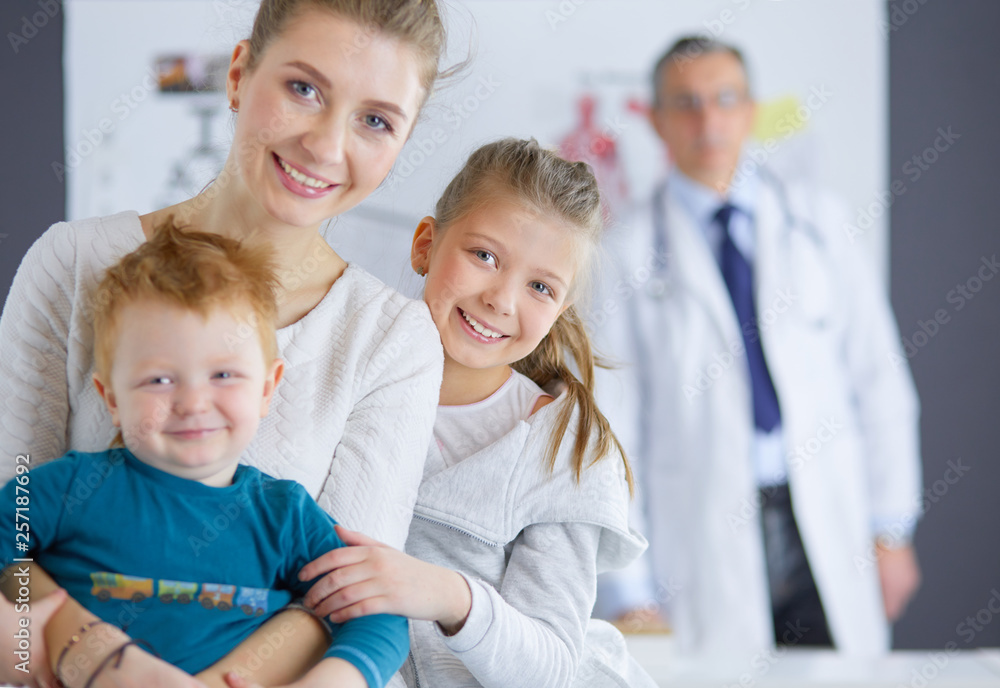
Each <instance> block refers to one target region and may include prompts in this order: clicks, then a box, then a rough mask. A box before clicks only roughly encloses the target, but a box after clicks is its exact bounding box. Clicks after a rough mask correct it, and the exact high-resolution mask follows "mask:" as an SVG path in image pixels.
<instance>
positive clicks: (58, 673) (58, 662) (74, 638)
mask: <svg viewBox="0 0 1000 688" xmlns="http://www.w3.org/2000/svg"><path fill="white" fill-rule="evenodd" d="M101 624H107V625H108V626H114V627H115V628H118V627H117V626H115V625H114V624H111V623H108V622H107V621H102V620H100V619H97V620H95V621H88V622H87V623H85V624H83V625H82V626H80V630H78V631H77V632H76V633H74V634H73V635H71V636H70V637H69V642H68V643H66V645H65V646H64V647H63V649H62V651H60V652H59V659H57V660H56V668H55V672H54V673H55V675H56V677H57V678H58V679H59V681H60V683H61V682H62V672H61V670H62V663H63V660H64V659H66V654H67V653H68V652H69V649H70V648H71V647H73V646H74V645H76V644H77V643H78V642H80V640H81V639H83V634H84V633H86V632H87V631H89V630H90V629H91V628H93V627H94V626H99V625H101Z"/></svg>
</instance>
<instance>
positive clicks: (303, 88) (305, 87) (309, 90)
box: [291, 81, 316, 98]
mask: <svg viewBox="0 0 1000 688" xmlns="http://www.w3.org/2000/svg"><path fill="white" fill-rule="evenodd" d="M291 87H292V90H293V91H294V92H295V95H297V96H301V97H303V98H310V97H312V95H313V94H314V93H316V89H315V88H313V87H312V86H310V85H309V84H307V83H306V82H304V81H293V82H291Z"/></svg>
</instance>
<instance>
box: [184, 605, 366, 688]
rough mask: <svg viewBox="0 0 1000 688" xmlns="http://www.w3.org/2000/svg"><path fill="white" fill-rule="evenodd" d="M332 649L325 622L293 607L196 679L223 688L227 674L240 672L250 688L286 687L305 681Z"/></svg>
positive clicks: (270, 621)
mask: <svg viewBox="0 0 1000 688" xmlns="http://www.w3.org/2000/svg"><path fill="white" fill-rule="evenodd" d="M329 647H330V637H329V634H328V632H327V630H326V628H325V627H324V626H323V622H322V621H320V620H319V619H317V618H316V617H315V616H313V615H312V614H310V613H309V612H308V611H306V610H304V609H296V608H294V607H289V608H288V609H285V610H284V611H281V612H279V613H278V614H275V615H274V616H273V617H272V618H270V619H269V620H268V621H267V622H266V623H265V624H264V625H263V626H261V627H260V628H258V629H257V630H256V631H254V632H253V634H252V635H251V636H250V637H249V638H247V639H246V640H244V641H243V642H242V643H240V644H239V645H238V646H237V647H235V648H233V650H232V652H230V653H229V654H228V655H226V656H225V657H223V658H222V659H220V660H219V661H218V662H216V663H215V664H213V665H212V666H210V667H209V668H208V669H205V670H204V671H202V672H201V673H199V674H198V675H197V676H196V678H197V679H198V680H200V681H201V682H202V683H204V684H205V685H207V686H209V688H223V687H224V686H225V685H226V681H225V676H226V674H228V673H229V672H236V674H238V675H239V676H240V677H242V679H243V680H244V682H245V683H246V684H247V685H260V686H282V685H286V684H290V683H292V682H293V681H296V680H298V679H300V678H303V677H304V676H305V675H306V673H307V672H308V671H309V670H310V669H312V668H313V667H316V666H317V663H318V662H319V661H320V660H321V659H323V653H325V652H326V650H327V648H329ZM279 648H280V651H279ZM278 658H280V661H278ZM352 668H353V667H352Z"/></svg>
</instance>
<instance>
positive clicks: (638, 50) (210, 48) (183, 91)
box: [59, 0, 890, 294]
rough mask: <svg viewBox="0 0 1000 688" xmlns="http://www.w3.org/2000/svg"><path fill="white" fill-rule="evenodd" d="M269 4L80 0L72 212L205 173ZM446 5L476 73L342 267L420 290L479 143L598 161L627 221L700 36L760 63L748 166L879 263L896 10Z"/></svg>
mask: <svg viewBox="0 0 1000 688" xmlns="http://www.w3.org/2000/svg"><path fill="white" fill-rule="evenodd" d="M257 5H258V3H257V2H255V1H254V0H185V1H182V2H179V1H177V0H143V1H137V0H67V2H66V32H65V35H66V39H65V40H66V50H65V66H66V70H65V74H66V82H67V83H66V103H67V105H66V107H67V116H66V142H67V149H66V164H65V167H64V168H63V169H62V170H60V171H59V172H60V174H63V175H65V178H66V182H67V190H68V199H67V201H68V203H67V208H68V218H69V219H78V218H82V217H89V216H94V215H104V214H110V213H115V212H119V211H122V210H126V209H134V210H137V211H139V212H140V213H142V212H148V211H150V210H153V209H155V208H159V207H163V206H166V205H169V204H172V203H176V202H178V201H180V200H182V199H184V198H187V197H190V196H191V195H194V194H196V193H198V191H199V190H201V189H203V188H204V187H205V185H206V184H207V183H209V182H210V180H211V179H212V178H213V177H214V175H215V174H216V173H217V172H218V170H219V169H221V167H222V164H223V162H224V160H225V156H226V154H227V152H228V149H229V142H230V140H231V136H232V131H233V119H232V118H233V115H232V114H231V113H230V112H229V111H228V108H227V101H226V97H225V92H224V82H223V81H222V79H224V73H225V66H226V65H227V64H228V61H229V56H230V55H231V53H232V49H233V46H234V45H235V44H236V42H237V41H239V40H240V39H243V38H246V37H248V36H249V33H250V26H251V23H252V19H253V15H254V13H255V11H256V8H257ZM444 6H445V13H446V16H445V20H446V23H447V25H448V28H449V32H450V35H449V53H448V56H447V58H446V60H445V65H446V66H447V65H449V64H454V63H455V62H458V61H460V60H463V59H466V58H467V57H468V58H471V63H470V66H469V67H468V68H467V69H466V70H465V71H464V73H463V74H461V75H460V76H459V77H457V78H455V79H452V80H449V81H447V82H445V83H442V84H440V86H439V87H438V89H437V90H436V92H435V94H434V96H433V98H432V99H431V101H430V102H429V103H428V105H427V107H426V109H425V111H424V113H423V115H422V117H421V120H420V122H419V123H418V125H417V127H416V128H415V130H414V132H413V134H412V136H411V138H410V140H409V142H408V143H407V145H406V147H405V148H404V149H403V152H402V154H401V155H400V157H399V159H398V160H397V162H396V165H395V168H394V170H393V172H392V173H391V174H390V176H389V178H388V179H387V180H386V181H385V182H384V184H383V185H382V187H381V188H380V189H379V190H378V191H377V192H376V193H375V194H373V195H372V196H371V197H370V198H369V199H368V200H366V201H365V202H364V203H363V204H362V205H361V206H359V207H358V208H356V209H355V210H353V211H351V212H350V213H348V214H346V215H344V216H342V217H340V218H338V219H336V220H335V221H333V222H330V223H329V225H328V226H327V227H325V228H324V232H325V235H326V237H327V239H328V241H330V243H331V244H332V245H333V246H334V247H335V248H336V249H337V250H338V251H340V252H341V254H342V255H343V256H344V257H345V258H347V259H348V260H350V261H355V262H358V263H360V264H361V265H362V266H363V267H365V268H366V269H368V270H369V271H370V272H373V273H374V274H376V275H377V276H378V277H380V278H381V279H383V280H384V281H386V282H387V283H388V284H390V285H391V286H394V287H397V288H400V289H402V290H403V291H405V292H409V293H411V294H413V293H414V289H415V288H416V285H417V280H416V279H415V278H413V277H412V275H411V271H410V270H409V267H408V255H409V242H410V237H411V235H412V231H413V229H414V227H415V226H416V223H417V222H418V221H419V219H420V218H421V217H422V216H424V215H427V214H430V213H431V211H432V208H433V206H434V203H435V202H436V200H437V197H438V195H439V194H440V192H441V191H442V189H443V188H444V186H445V185H446V184H447V182H448V181H449V179H450V178H451V177H452V175H454V173H455V172H456V171H457V170H458V168H459V167H460V166H461V164H462V162H463V161H464V159H465V158H466V157H467V156H468V154H469V153H470V152H471V151H472V150H473V149H474V148H476V147H477V146H478V145H479V144H481V143H483V142H486V141H489V140H492V139H496V138H499V137H502V136H520V137H527V136H534V137H535V138H537V139H538V140H539V141H540V142H541V143H542V144H543V145H546V146H551V147H553V148H557V149H559V150H561V151H563V152H564V154H566V155H571V156H574V157H578V158H580V159H584V160H586V161H588V162H590V163H591V164H592V166H593V167H594V169H595V172H596V173H597V175H598V178H599V180H600V183H601V186H602V191H603V194H604V197H605V204H606V209H607V211H608V213H609V216H610V217H612V218H614V217H615V216H617V215H619V214H620V213H622V212H623V211H624V210H625V209H627V207H628V206H629V205H630V204H631V203H633V202H635V201H636V200H639V199H642V198H644V197H646V196H648V194H649V193H650V192H651V190H652V188H653V185H654V184H655V183H656V181H657V180H658V179H659V178H660V177H662V175H663V173H664V171H665V170H666V167H667V164H668V162H667V157H666V155H665V153H664V151H663V147H662V145H661V144H660V142H659V140H658V139H657V138H656V137H655V135H654V133H653V132H652V130H651V128H650V127H649V125H648V123H647V120H646V112H647V109H648V107H649V99H650V96H649V91H650V87H649V81H650V71H651V68H652V65H653V64H654V62H655V61H656V59H657V57H658V56H659V55H660V54H662V52H663V51H664V50H665V49H666V48H667V47H669V45H670V44H671V43H672V42H673V41H674V40H676V39H677V38H678V37H680V36H682V35H685V34H692V33H694V34H702V35H709V36H713V37H716V38H718V39H720V40H722V41H725V42H728V43H732V44H735V45H737V46H738V47H740V48H741V49H742V50H743V51H744V54H745V56H746V58H747V61H748V63H749V68H750V84H751V89H752V92H753V94H754V96H755V97H756V98H757V100H758V102H759V105H760V111H759V117H758V122H757V126H756V132H755V133H756V135H757V138H756V139H755V141H754V143H753V144H752V155H751V156H750V160H751V162H750V163H748V164H749V165H750V166H753V165H767V166H769V167H771V168H773V169H775V170H776V171H778V172H779V173H781V174H784V175H789V176H793V177H795V178H796V179H805V180H809V181H813V182H816V183H817V184H820V185H823V186H825V187H827V188H830V189H831V190H833V191H834V192H836V193H838V194H839V195H840V196H841V197H842V198H843V199H844V200H845V201H846V203H847V205H848V207H849V208H850V210H851V217H852V219H854V220H855V222H856V223H857V222H862V223H864V227H862V228H861V229H862V230H863V231H862V232H861V234H860V235H858V237H857V239H858V240H860V241H861V242H862V245H863V246H864V247H865V249H866V250H868V251H870V252H871V254H872V257H873V260H875V261H876V262H878V263H880V264H884V256H885V244H886V236H885V232H886V227H887V226H888V223H887V214H888V213H887V208H885V207H884V204H880V202H879V201H878V199H879V198H880V197H881V195H880V194H881V192H882V191H884V189H885V188H887V186H888V184H889V181H890V174H889V170H888V169H887V151H888V138H887V131H886V127H887V101H888V87H887V76H886V74H887V46H888V36H887V33H888V31H887V24H886V21H887V19H886V17H885V16H884V14H885V4H884V2H882V1H881V0H856V1H855V2H851V3H843V2H838V1H837V0H815V1H812V2H802V1H796V0H709V1H706V0H673V1H672V2H669V3H666V2H662V1H660V2H652V1H643V2H640V1H629V0H552V1H542V0H537V1H536V0H518V1H511V0H505V1H503V2H499V1H471V0H466V1H461V0H450V1H447V2H445V3H444ZM848 45H849V46H850V49H849V50H847V49H845V46H848ZM751 172H752V170H749V169H748V170H743V171H742V173H751ZM740 173H741V172H740V171H738V172H737V174H740ZM875 206H878V208H875ZM856 226H857V225H856ZM845 231H846V230H845Z"/></svg>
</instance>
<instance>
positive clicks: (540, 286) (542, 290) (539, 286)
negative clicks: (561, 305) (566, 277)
mask: <svg viewBox="0 0 1000 688" xmlns="http://www.w3.org/2000/svg"><path fill="white" fill-rule="evenodd" d="M531 288H532V289H534V290H535V291H537V292H538V293H539V294H543V295H545V296H551V295H552V290H551V289H549V286H548V285H547V284H545V282H532V283H531Z"/></svg>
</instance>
